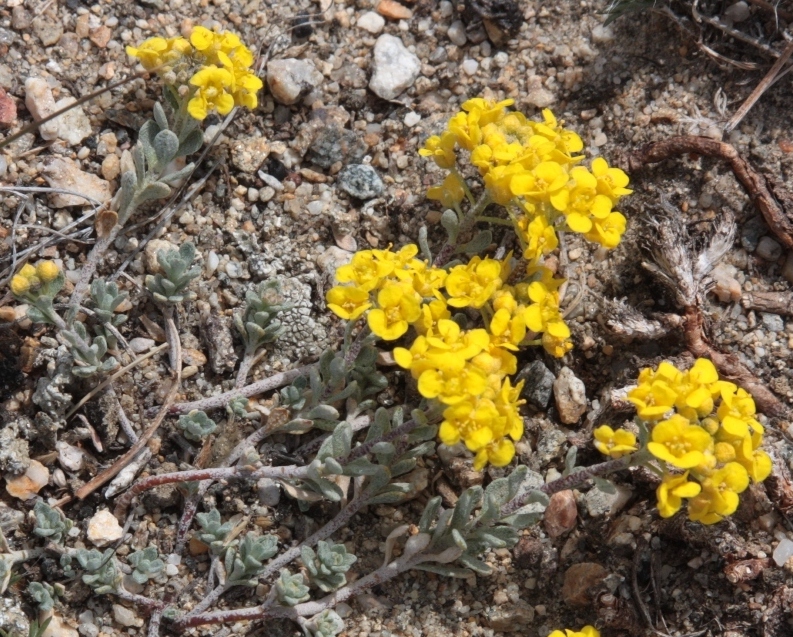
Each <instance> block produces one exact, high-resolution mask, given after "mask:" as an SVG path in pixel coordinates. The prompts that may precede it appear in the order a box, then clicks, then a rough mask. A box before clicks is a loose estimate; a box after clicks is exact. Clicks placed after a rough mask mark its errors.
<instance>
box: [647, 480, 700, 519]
mask: <svg viewBox="0 0 793 637" xmlns="http://www.w3.org/2000/svg"><path fill="white" fill-rule="evenodd" d="M700 491H701V487H700V486H699V485H698V484H697V483H696V482H689V481H688V471H686V472H685V473H684V474H683V475H674V474H671V473H666V474H664V477H663V480H661V484H660V485H658V488H657V489H656V490H655V495H656V497H657V498H658V513H659V514H660V515H661V517H662V518H671V517H672V516H673V515H674V514H675V513H677V512H678V511H679V510H680V507H681V506H682V504H683V498H693V497H694V496H697V495H699V492H700Z"/></svg>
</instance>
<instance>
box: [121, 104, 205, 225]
mask: <svg viewBox="0 0 793 637" xmlns="http://www.w3.org/2000/svg"><path fill="white" fill-rule="evenodd" d="M203 143H204V137H203V134H202V133H201V131H200V130H198V122H196V121H195V120H194V119H193V118H192V117H182V118H179V128H178V130H172V128H171V126H170V124H169V122H168V118H167V117H166V115H165V110H164V109H163V107H162V105H161V104H159V103H156V104H155V105H154V119H153V120H148V121H147V122H146V123H145V124H143V126H142V127H141V129H140V133H139V135H138V143H137V144H135V147H134V148H133V149H132V162H133V164H134V170H126V171H124V173H123V174H122V175H121V185H120V188H119V189H118V192H117V193H116V195H115V197H114V198H113V204H112V205H113V209H114V210H117V211H118V216H119V222H120V223H121V224H123V223H124V222H125V221H126V220H127V219H129V217H130V215H131V214H132V213H133V212H134V211H135V209H136V208H137V207H138V206H139V205H140V204H142V203H145V202H146V201H153V200H155V199H162V198H164V197H167V196H168V195H170V194H171V185H173V184H175V183H177V182H178V181H180V180H181V179H184V178H185V177H187V175H189V174H190V173H191V172H192V170H193V168H194V166H193V164H187V165H186V166H185V167H184V168H182V169H180V170H177V171H175V172H172V173H169V174H166V172H167V171H166V169H167V168H168V166H169V164H170V163H171V162H172V161H174V160H175V159H178V158H179V157H185V156H187V155H191V154H192V153H194V152H196V151H197V150H198V149H199V148H201V145H202V144H203Z"/></svg>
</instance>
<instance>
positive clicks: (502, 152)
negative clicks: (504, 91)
mask: <svg viewBox="0 0 793 637" xmlns="http://www.w3.org/2000/svg"><path fill="white" fill-rule="evenodd" d="M513 101H514V100H504V101H501V102H492V101H489V100H485V99H482V98H474V99H470V100H468V101H466V102H465V103H464V104H463V105H462V111H460V112H459V113H457V114H456V115H454V116H453V117H452V118H451V119H450V120H449V123H448V125H447V128H446V130H445V131H444V132H443V133H442V134H441V135H435V136H432V137H430V138H429V139H427V141H426V143H425V145H424V147H423V148H422V149H421V150H420V151H419V153H420V154H421V155H423V156H425V157H431V158H432V159H433V160H434V161H435V163H436V164H437V165H438V166H439V167H441V168H444V169H449V170H452V173H451V174H450V175H449V177H447V178H446V179H445V180H444V182H443V184H442V185H441V186H437V187H435V188H431V189H430V191H429V197H430V198H432V199H437V200H439V201H441V202H442V203H443V205H446V206H449V207H452V206H453V205H454V204H459V203H460V201H462V198H463V194H464V193H463V188H462V184H461V180H460V177H459V176H458V175H457V173H456V172H455V165H456V161H457V156H456V149H457V148H458V147H459V148H462V149H465V150H467V151H469V152H470V161H471V163H472V164H473V165H474V166H476V167H477V168H478V169H479V172H480V174H481V175H482V178H483V179H484V183H485V187H486V189H487V191H488V192H489V194H490V197H491V199H492V200H493V201H494V202H495V203H497V204H501V205H504V206H507V207H508V208H509V209H510V216H511V218H512V221H513V223H514V225H515V229H516V231H517V233H518V236H519V237H520V238H521V242H522V244H523V249H524V257H525V258H526V259H528V260H529V261H530V262H536V261H537V260H538V259H539V258H540V257H542V256H543V255H545V254H548V253H550V252H551V251H552V250H554V249H555V248H556V246H557V245H558V239H557V237H556V228H561V229H567V230H572V231H573V232H578V233H581V234H583V235H584V236H585V237H586V238H587V239H588V240H590V241H593V242H595V243H598V244H600V245H602V246H604V247H606V248H614V247H616V246H617V244H619V242H620V239H621V237H622V235H623V233H624V232H625V217H624V216H623V215H622V214H621V213H619V212H616V211H615V210H614V209H613V208H614V206H615V205H616V204H617V202H618V201H619V200H620V198H621V197H623V196H624V195H628V194H630V193H631V191H630V190H628V189H627V188H626V186H627V185H628V176H627V175H626V174H625V173H624V172H623V171H622V170H620V169H618V168H613V167H611V166H609V165H608V163H607V162H606V160H604V159H603V158H600V157H599V158H596V159H595V160H594V161H593V162H592V164H591V168H586V167H584V166H581V165H579V164H580V162H581V161H582V160H583V156H580V155H576V154H575V153H578V152H579V151H581V150H582V149H583V147H584V144H583V142H582V141H581V138H580V137H579V136H578V135H577V134H576V133H574V132H573V131H571V130H568V129H566V128H564V127H562V126H561V125H560V124H559V122H558V121H557V120H556V117H554V115H553V113H552V112H551V111H550V110H548V109H545V110H544V111H543V112H542V115H543V121H542V122H534V121H531V120H529V119H527V118H526V117H525V116H524V115H523V114H522V113H517V112H511V111H507V109H506V107H507V106H510V105H512V104H513Z"/></svg>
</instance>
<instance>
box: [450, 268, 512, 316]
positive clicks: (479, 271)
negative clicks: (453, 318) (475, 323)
mask: <svg viewBox="0 0 793 637" xmlns="http://www.w3.org/2000/svg"><path fill="white" fill-rule="evenodd" d="M501 269H502V264H501V263H500V262H499V261H496V260H495V259H481V258H480V257H474V258H473V259H471V260H470V261H469V262H468V264H467V265H456V266H454V267H453V268H452V270H451V272H449V276H447V277H446V291H447V292H448V293H449V296H450V298H449V300H448V303H449V305H451V306H452V307H473V308H480V307H482V306H483V305H484V304H485V303H487V301H488V299H490V297H491V296H492V295H493V293H494V292H495V291H496V290H497V289H498V288H499V287H500V286H501V284H502V280H501Z"/></svg>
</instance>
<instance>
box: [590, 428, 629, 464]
mask: <svg viewBox="0 0 793 637" xmlns="http://www.w3.org/2000/svg"><path fill="white" fill-rule="evenodd" d="M594 434H595V448H596V449H597V450H598V451H599V452H600V453H602V454H604V455H606V456H611V457H612V458H621V457H622V456H624V455H626V454H629V453H632V452H634V451H636V449H638V447H637V446H636V436H634V435H633V434H632V433H631V432H630V431H627V430H625V429H617V430H616V431H614V430H613V429H612V428H611V427H609V426H608V425H602V426H600V427H598V428H597V429H595V431H594Z"/></svg>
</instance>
